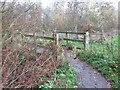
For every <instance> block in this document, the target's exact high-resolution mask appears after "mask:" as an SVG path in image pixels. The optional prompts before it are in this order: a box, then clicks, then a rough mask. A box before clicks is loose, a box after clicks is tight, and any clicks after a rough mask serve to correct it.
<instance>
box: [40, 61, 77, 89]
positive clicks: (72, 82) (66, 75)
mask: <svg viewBox="0 0 120 90" xmlns="http://www.w3.org/2000/svg"><path fill="white" fill-rule="evenodd" d="M54 76H55V77H56V78H52V79H51V80H49V79H47V77H43V78H42V79H46V80H47V83H45V84H44V85H40V86H39V88H77V87H78V86H77V79H76V75H75V71H74V69H73V68H72V67H71V66H70V65H69V63H68V61H67V60H63V62H62V64H61V65H60V67H59V68H58V69H56V72H55V73H54Z"/></svg>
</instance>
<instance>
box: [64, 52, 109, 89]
mask: <svg viewBox="0 0 120 90" xmlns="http://www.w3.org/2000/svg"><path fill="white" fill-rule="evenodd" d="M65 53H66V55H65V56H66V57H67V58H68V59H69V60H70V64H71V65H72V66H73V68H74V69H75V71H76V74H77V77H78V82H79V83H78V85H79V87H80V88H110V85H109V84H108V83H107V80H106V79H105V78H104V76H102V75H101V74H100V73H99V72H98V71H97V70H95V69H93V67H92V66H91V65H89V64H88V63H86V62H85V61H82V60H80V59H74V58H73V53H72V52H71V51H65Z"/></svg>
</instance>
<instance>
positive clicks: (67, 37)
mask: <svg viewBox="0 0 120 90" xmlns="http://www.w3.org/2000/svg"><path fill="white" fill-rule="evenodd" d="M66 38H67V39H68V33H67V32H66ZM67 44H68V40H67Z"/></svg>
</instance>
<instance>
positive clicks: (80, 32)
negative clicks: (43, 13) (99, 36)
mask: <svg viewBox="0 0 120 90" xmlns="http://www.w3.org/2000/svg"><path fill="white" fill-rule="evenodd" d="M56 33H68V34H86V33H85V32H56Z"/></svg>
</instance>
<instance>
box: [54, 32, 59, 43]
mask: <svg viewBox="0 0 120 90" xmlns="http://www.w3.org/2000/svg"><path fill="white" fill-rule="evenodd" d="M58 43H59V34H58V33H55V44H56V45H58Z"/></svg>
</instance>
